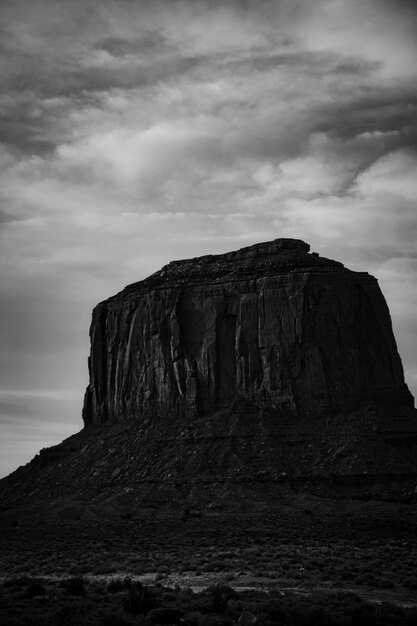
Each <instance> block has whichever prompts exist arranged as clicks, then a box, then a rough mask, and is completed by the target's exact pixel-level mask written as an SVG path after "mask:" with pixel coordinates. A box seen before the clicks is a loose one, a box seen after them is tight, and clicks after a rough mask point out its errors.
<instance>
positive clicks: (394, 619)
mask: <svg viewBox="0 0 417 626" xmlns="http://www.w3.org/2000/svg"><path fill="white" fill-rule="evenodd" d="M70 580H72V581H73V580H74V579H68V580H67V581H65V582H66V584H65V585H60V584H59V583H57V582H56V581H52V580H50V581H48V582H45V583H39V581H30V580H29V579H22V580H21V581H20V584H18V585H17V584H16V581H15V583H14V584H13V585H11V584H10V582H11V581H5V583H3V592H4V594H3V598H2V605H1V613H0V616H1V623H2V626H18V625H21V624H25V625H27V626H40V625H41V624H42V625H43V626H55V625H56V626H58V625H60V626H84V625H87V624H88V625H89V626H129V625H133V624H136V625H138V624H149V625H152V624H155V625H156V624H184V625H185V626H232V624H236V623H238V624H244V625H248V626H251V625H253V626H254V625H255V624H259V625H264V626H269V625H271V626H272V625H277V624H278V625H282V626H286V625H288V626H298V625H299V626H393V625H396V626H417V608H403V607H400V606H396V605H394V604H390V603H387V602H384V603H382V604H371V603H369V602H366V601H364V600H361V599H360V598H359V597H358V596H357V595H355V594H352V593H340V592H339V593H327V594H325V593H317V592H316V593H313V594H311V595H309V596H305V595H299V594H295V593H285V594H282V593H279V592H276V591H275V592H274V591H270V592H265V591H260V590H259V591H255V590H251V591H245V592H240V593H238V592H236V591H235V590H233V589H232V588H230V587H228V586H227V585H216V586H214V587H210V588H207V589H204V590H203V591H200V592H193V591H192V590H191V589H181V588H179V587H177V588H168V587H157V586H153V587H148V586H146V585H141V584H140V583H137V582H132V581H130V580H129V579H126V580H120V579H119V580H118V582H117V584H116V583H114V584H113V585H111V586H110V582H109V583H106V581H102V582H101V583H98V582H97V581H94V582H93V581H91V582H84V585H83V595H82V596H77V597H73V599H71V598H70V597H69V596H68V594H67V593H66V591H67V590H68V589H69V588H70V587H71V586H72V585H73V584H74V583H73V582H70ZM6 583H7V584H6ZM35 584H42V585H44V593H47V596H48V601H47V602H46V601H42V597H43V594H38V593H36V594H33V586H34V585H35ZM38 589H40V587H39V588H38ZM22 590H24V591H25V593H24V594H22ZM31 590H32V591H31Z"/></svg>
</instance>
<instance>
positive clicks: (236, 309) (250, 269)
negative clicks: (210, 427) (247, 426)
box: [83, 239, 413, 425]
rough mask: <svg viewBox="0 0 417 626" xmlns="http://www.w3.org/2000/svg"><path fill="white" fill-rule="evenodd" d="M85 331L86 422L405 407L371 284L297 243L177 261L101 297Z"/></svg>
mask: <svg viewBox="0 0 417 626" xmlns="http://www.w3.org/2000/svg"><path fill="white" fill-rule="evenodd" d="M90 337H91V355H90V359H89V371H90V383H89V385H88V387H87V391H86V395H85V402H84V409H83V419H84V423H85V425H89V424H102V423H104V422H107V421H121V420H125V419H138V420H143V421H144V420H146V419H149V418H153V417H160V418H165V419H169V420H173V419H175V418H176V417H184V416H188V417H189V418H190V419H194V418H197V417H198V416H202V415H206V414H209V413H211V412H213V411H216V410H219V409H222V408H224V407H228V406H231V405H232V403H233V402H236V399H245V400H247V401H250V402H255V403H256V404H257V406H259V407H265V408H266V409H268V410H271V411H274V412H275V413H276V414H277V415H279V416H281V417H282V416H287V417H288V418H290V419H291V420H302V419H305V418H308V419H313V420H316V419H320V417H322V416H328V415H331V414H338V413H347V412H350V411H354V410H356V409H358V408H360V407H361V406H366V405H367V404H369V403H370V402H373V403H374V404H376V405H377V406H380V407H381V408H384V409H385V408H387V407H389V406H396V407H397V408H398V407H404V409H407V408H412V407H413V399H412V396H411V394H410V392H409V390H408V388H407V386H406V384H405V382H404V375H403V369H402V365H401V360H400V357H399V355H398V352H397V348H396V344H395V339H394V336H393V332H392V326H391V320H390V316H389V311H388V308H387V305H386V302H385V300H384V297H383V296H382V293H381V291H380V289H379V286H378V283H377V281H376V279H375V278H373V277H372V276H370V275H368V274H366V273H358V272H352V271H349V270H348V269H346V268H344V267H343V266H342V265H341V264H340V263H337V262H335V261H331V260H328V259H323V258H321V257H319V256H318V255H316V254H314V253H313V254H311V253H309V246H308V245H307V244H306V243H304V242H302V241H299V240H292V239H277V240H275V241H272V242H269V243H263V244H259V245H255V246H251V247H249V248H244V249H242V250H238V251H236V252H231V253H228V254H224V255H218V256H205V257H201V258H196V259H190V260H185V261H174V262H172V263H170V264H169V265H167V266H165V267H164V268H162V270H160V271H159V272H157V273H156V274H154V275H152V276H150V277H149V278H147V279H145V280H143V281H141V282H138V283H135V284H133V285H130V286H128V287H126V288H125V289H124V290H123V291H122V292H120V293H119V294H117V295H116V296H114V297H112V298H110V299H108V300H106V301H105V302H102V303H100V304H99V305H98V306H97V307H96V308H95V310H94V313H93V321H92V325H91V331H90Z"/></svg>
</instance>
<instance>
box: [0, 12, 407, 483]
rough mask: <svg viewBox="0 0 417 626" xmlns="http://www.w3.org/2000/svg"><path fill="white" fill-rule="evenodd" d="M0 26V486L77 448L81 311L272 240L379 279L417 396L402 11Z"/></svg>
mask: <svg viewBox="0 0 417 626" xmlns="http://www.w3.org/2000/svg"><path fill="white" fill-rule="evenodd" d="M0 12H1V16H0V23H1V33H0V50H1V60H0V63H1V67H0V76H1V81H2V84H1V88H0V94H1V95H0V117H1V121H0V140H1V143H0V268H1V269H0V271H1V282H0V298H1V333H0V354H1V363H0V376H1V378H0V418H1V445H2V448H1V450H0V475H4V474H6V473H8V472H9V471H11V470H12V469H14V468H15V467H17V466H18V465H20V464H22V463H24V462H27V461H28V460H29V459H30V458H31V457H32V456H33V455H34V454H35V453H36V452H37V451H38V450H39V449H40V448H42V447H44V446H47V445H51V444H53V443H57V442H59V441H60V440H61V439H63V438H64V437H66V436H67V435H69V434H71V433H73V432H75V431H77V430H79V429H80V428H81V425H82V423H81V405H82V395H83V391H84V388H85V386H86V384H87V366H86V362H87V355H88V349H89V345H88V327H89V323H90V315H91V309H92V307H93V306H94V305H95V304H96V303H97V302H98V301H100V300H102V299H104V298H106V297H108V296H110V295H112V294H113V293H115V292H117V291H119V290H120V289H122V288H123V287H124V286H125V285H126V284H128V283H130V282H133V281H136V280H139V279H141V278H144V277H145V276H147V275H149V274H150V273H151V272H153V271H155V270H157V269H158V268H159V267H160V266H161V265H163V264H164V263H167V262H168V261H170V260H172V259H178V258H185V257H188V256H196V255H199V254H208V253H219V252H224V251H227V250H232V249H236V248H239V247H242V246H244V245H250V244H252V243H256V242H259V241H266V240H270V239H275V238H277V237H297V238H301V239H304V240H305V241H307V242H309V243H310V244H311V246H312V249H313V250H316V251H318V252H320V254H322V255H323V256H329V257H333V258H336V259H338V260H340V261H342V262H344V263H345V264H346V265H347V266H348V267H350V268H352V269H355V270H365V271H369V272H370V273H372V274H374V275H375V276H377V278H378V279H379V282H380V285H381V287H382V289H383V292H384V294H385V296H386V298H387V300H388V304H389V306H390V310H391V314H392V318H393V323H394V329H395V333H396V337H397V341H398V345H399V350H400V353H401V355H402V359H403V363H404V366H405V370H406V378H407V382H408V384H409V386H410V388H411V390H412V392H413V393H414V394H416V393H417V334H416V330H417V295H416V289H415V286H416V276H417V254H416V253H417V249H416V241H417V215H416V208H417V207H416V200H417V152H416V138H417V41H416V38H415V33H416V32H417V5H416V3H415V2H414V0H409V1H406V0H314V2H312V1H311V0H270V1H264V0H253V1H251V0H246V1H245V0H235V1H228V0H223V1H222V2H220V1H214V0H207V1H199V0H182V1H176V0H165V1H162V0H161V1H159V0H152V1H149V2H145V1H141V0H65V1H64V0H36V2H33V1H32V0H1V4H0Z"/></svg>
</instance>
